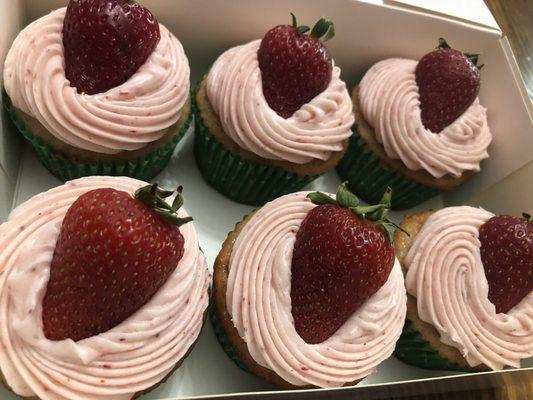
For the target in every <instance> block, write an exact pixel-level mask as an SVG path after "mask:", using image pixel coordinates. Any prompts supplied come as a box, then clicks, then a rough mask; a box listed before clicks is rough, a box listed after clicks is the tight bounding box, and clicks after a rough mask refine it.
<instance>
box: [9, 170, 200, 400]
mask: <svg viewBox="0 0 533 400" xmlns="http://www.w3.org/2000/svg"><path fill="white" fill-rule="evenodd" d="M144 184H145V183H144V182H141V181H138V180H134V179H130V178H111V177H89V178H82V179H78V180H74V181H70V182H67V183H66V184H64V185H63V186H59V187H56V188H54V189H52V190H49V191H48V192H45V193H42V194H39V195H37V196H35V197H33V198H31V199H30V200H28V201H26V202H25V203H24V204H22V205H21V206H19V207H18V208H16V209H15V210H13V212H12V213H11V215H10V216H9V219H8V221H7V222H5V223H4V224H2V225H0V368H1V371H2V374H3V375H4V376H5V378H6V381H7V384H8V385H9V386H10V387H11V388H12V389H13V390H14V391H15V393H17V394H18V395H20V396H38V397H39V398H40V399H42V400H67V399H68V400H88V399H92V400H97V399H98V400H100V399H112V400H126V399H130V398H131V397H132V396H133V394H134V393H135V392H138V391H142V390H144V389H147V388H149V387H151V386H153V385H155V384H156V383H158V382H160V381H161V380H162V379H163V378H164V377H165V376H166V375H167V374H168V373H169V372H170V371H172V369H173V367H174V366H175V364H176V363H177V362H178V361H179V360H180V359H181V358H182V357H183V356H184V355H185V353H186V352H187V351H188V350H189V348H190V347H191V345H192V344H193V343H194V341H195V340H196V338H197V337H198V335H199V333H200V329H201V327H202V324H203V314H204V311H205V310H206V308H207V305H208V292H207V290H208V286H209V273H208V271H207V265H206V262H205V259H204V256H203V254H202V252H201V251H200V249H199V246H198V239H197V237H196V231H195V229H194V226H193V224H192V223H189V224H186V225H183V226H182V227H181V228H180V230H181V232H182V234H183V237H184V239H185V252H184V255H183V258H182V259H181V260H180V262H179V263H178V265H177V267H176V270H175V271H174V273H173V274H172V275H171V276H170V278H169V279H168V281H167V282H166V283H165V284H164V285H163V286H162V287H161V289H159V291H158V292H157V293H156V294H155V295H154V296H153V297H152V299H151V300H150V301H149V302H148V303H147V304H145V305H144V306H143V307H141V309H139V310H138V311H137V312H136V313H135V314H133V315H132V316H131V317H129V318H128V319H126V320H125V321H123V322H122V323H121V324H119V325H117V326H116V327H115V328H113V329H111V330H109V331H107V332H105V333H102V334H100V335H97V336H93V337H90V338H87V339H84V340H81V341H78V342H74V341H72V340H70V339H68V340H62V341H50V340H48V339H46V337H45V336H44V333H43V328H42V306H41V304H42V299H43V297H44V295H45V293H46V285H47V283H48V279H49V274H50V263H51V260H52V256H53V252H54V248H55V242H56V240H57V237H58V235H59V231H60V228H61V224H62V221H63V218H64V216H65V213H66V212H67V210H68V208H69V207H70V205H71V204H72V203H73V202H74V201H75V200H76V199H77V198H78V197H79V196H80V195H82V194H83V193H85V192H87V191H89V190H92V189H96V188H101V187H112V188H115V189H117V190H123V191H126V192H133V191H135V190H136V189H137V188H139V187H141V186H143V185H144ZM180 215H181V216H182V217H184V216H186V215H187V214H186V212H185V211H182V210H180Z"/></svg>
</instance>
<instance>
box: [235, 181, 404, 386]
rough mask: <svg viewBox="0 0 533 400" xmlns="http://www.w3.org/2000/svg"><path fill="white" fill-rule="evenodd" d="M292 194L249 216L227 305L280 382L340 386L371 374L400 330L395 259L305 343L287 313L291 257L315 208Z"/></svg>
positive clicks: (400, 298) (238, 246)
mask: <svg viewBox="0 0 533 400" xmlns="http://www.w3.org/2000/svg"><path fill="white" fill-rule="evenodd" d="M306 195H307V192H298V193H293V194H289V195H286V196H283V197H280V198H278V199H276V200H274V201H272V202H270V203H267V204H266V205H265V206H263V207H262V208H261V209H260V210H259V211H257V212H256V213H255V214H254V215H253V216H252V217H251V218H250V220H248V222H247V223H246V225H245V226H244V228H243V230H242V231H241V232H240V234H239V236H238V237H237V240H236V241H235V244H234V247H233V251H232V253H231V258H230V272H229V278H228V288H227V293H226V304H227V307H228V311H229V313H230V314H231V316H232V319H233V323H234V324H235V327H236V328H237V330H238V332H239V335H240V336H241V337H242V338H243V339H244V341H245V342H246V345H247V347H248V351H249V352H250V354H251V356H252V357H253V359H254V360H255V361H256V362H257V363H258V364H260V365H262V366H263V367H265V368H268V369H271V370H273V371H275V372H276V373H277V374H278V375H279V376H281V377H282V378H283V379H284V380H286V381H287V382H289V383H291V384H293V385H297V386H303V385H315V386H320V387H335V386H342V385H343V384H345V383H347V382H353V381H355V380H359V379H362V378H364V377H365V376H367V375H369V374H370V373H372V372H374V371H376V367H377V365H378V364H379V363H380V362H381V361H383V360H384V359H386V358H388V357H389V356H390V355H391V354H392V352H393V350H394V346H395V344H396V341H397V340H398V337H399V336H400V333H401V331H402V327H403V323H404V319H405V313H406V300H407V299H406V293H405V287H404V280H403V275H402V271H401V267H400V264H399V262H398V260H396V261H395V264H394V267H393V269H392V272H391V274H390V276H389V279H388V280H387V282H386V283H385V285H383V286H382V287H381V289H379V290H378V291H377V292H376V293H375V294H374V295H373V296H372V297H371V298H370V299H368V300H367V301H366V302H365V303H364V304H363V306H361V307H360V308H359V309H358V310H357V311H356V312H355V313H354V314H353V315H352V316H351V317H350V318H349V319H348V320H347V321H346V322H345V323H344V325H343V326H342V327H341V328H340V329H339V330H338V331H337V332H336V333H335V334H334V335H333V336H331V337H330V338H329V339H327V340H326V341H325V342H323V343H320V344H307V343H306V342H305V341H304V340H303V339H302V338H301V337H300V336H299V335H298V333H297V332H296V330H295V328H294V321H293V319H292V314H291V297H290V288H291V284H290V282H291V262H292V251H293V247H294V242H295V239H296V232H297V231H298V229H299V227H300V224H301V223H302V221H303V219H304V218H305V216H306V215H307V213H308V212H309V211H310V210H311V209H313V208H314V207H316V206H315V205H314V204H313V203H311V201H309V200H308V199H307V198H306Z"/></svg>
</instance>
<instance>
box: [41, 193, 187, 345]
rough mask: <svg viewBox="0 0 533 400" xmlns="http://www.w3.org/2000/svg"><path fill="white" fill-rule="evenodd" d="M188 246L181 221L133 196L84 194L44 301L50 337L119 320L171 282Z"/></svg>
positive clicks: (72, 212) (76, 335)
mask: <svg viewBox="0 0 533 400" xmlns="http://www.w3.org/2000/svg"><path fill="white" fill-rule="evenodd" d="M183 247H184V239H183V236H182V234H181V233H180V230H179V228H178V226H176V225H172V224H170V223H168V222H167V221H166V220H165V219H164V218H163V217H162V216H161V215H159V214H158V213H156V212H155V211H154V210H153V209H151V208H149V207H148V206H147V205H145V204H144V203H142V202H141V201H139V200H137V199H135V198H133V197H132V196H131V195H130V194H128V193H126V192H123V191H118V190H114V189H110V188H105V189H96V190H92V191H90V192H87V193H85V194H83V195H82V196H80V197H79V198H78V199H77V200H76V201H75V202H74V203H73V204H72V206H71V207H70V208H69V210H68V211H67V213H66V215H65V218H64V220H63V224H62V226H61V231H60V234H59V238H58V240H57V243H56V248H55V251H54V255H53V259H52V263H51V267H50V279H49V282H48V285H47V289H46V294H45V297H44V300H43V325H44V333H45V336H46V337H47V338H48V339H50V340H63V339H67V338H70V339H72V340H74V341H78V340H81V339H85V338H88V337H91V336H95V335H98V334H99V333H102V332H105V331H108V330H109V329H111V328H113V327H115V326H116V325H118V324H120V323H121V322H122V321H124V320H125V319H126V318H128V317H129V316H130V315H132V314H133V313H134V312H135V311H137V310H138V309H139V308H140V307H142V306H143V305H144V304H146V302H148V301H149V300H150V299H151V298H152V296H153V295H154V294H155V293H156V291H157V290H158V289H159V288H160V287H161V286H162V285H163V284H164V283H165V282H166V281H167V279H168V277H169V276H170V274H171V273H172V272H173V271H174V270H175V269H176V267H177V265H178V262H179V260H180V259H181V258H182V256H183V251H184V250H183Z"/></svg>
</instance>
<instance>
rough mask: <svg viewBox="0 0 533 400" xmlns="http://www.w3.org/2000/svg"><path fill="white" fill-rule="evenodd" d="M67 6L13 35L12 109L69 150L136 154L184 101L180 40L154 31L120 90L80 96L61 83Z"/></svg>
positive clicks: (8, 85) (185, 68)
mask: <svg viewBox="0 0 533 400" xmlns="http://www.w3.org/2000/svg"><path fill="white" fill-rule="evenodd" d="M64 17H65V8H60V9H58V10H55V11H53V12H51V13H50V14H48V15H46V16H44V17H42V18H39V19H38V20H36V21H34V22H33V23H31V24H30V25H28V26H27V27H26V28H25V29H24V30H22V31H21V32H20V34H19V35H18V36H17V38H16V39H15V41H14V42H13V45H12V46H11V49H10V50H9V53H8V55H7V58H6V61H5V65H4V86H5V89H6V91H7V93H8V95H9V97H10V98H11V100H12V102H13V105H14V106H15V107H17V108H19V109H20V110H22V111H23V112H25V113H26V114H28V115H31V116H33V117H34V118H36V119H37V120H38V121H39V122H40V123H41V124H42V125H44V126H45V127H46V129H47V130H48V131H49V132H50V133H51V134H52V135H54V136H55V137H57V138H58V139H60V140H61V141H63V142H66V143H68V144H70V145H71V146H74V147H77V148H80V149H84V150H90V151H94V152H97V153H103V154H115V153H119V152H121V151H124V150H137V149H140V148H142V147H144V146H146V145H147V144H148V143H151V142H154V141H156V140H158V139H160V138H161V137H162V136H163V134H164V132H162V131H163V130H165V129H166V128H168V127H169V126H171V125H172V124H174V123H175V122H176V121H177V120H178V119H179V117H180V115H181V109H182V107H183V105H184V104H185V102H186V100H187V97H188V96H189V64H188V60H187V57H186V56H185V53H184V51H183V47H182V46H181V44H180V42H179V41H178V39H176V38H175V37H174V36H173V35H172V34H171V33H170V32H169V31H168V29H166V28H165V27H164V26H163V25H161V24H160V25H159V29H160V32H161V40H160V41H159V43H158V45H157V46H156V48H155V50H154V51H153V53H152V54H151V55H150V57H148V59H147V60H146V62H145V63H144V64H143V65H142V66H141V67H140V68H139V70H138V71H137V72H136V73H135V74H133V75H132V76H131V77H130V79H128V80H127V81H126V82H124V83H123V84H122V85H120V86H117V87H114V88H112V89H109V90H108V91H107V92H105V93H99V94H94V95H87V94H85V93H83V94H79V93H78V92H77V91H76V89H75V88H74V87H71V86H70V82H69V81H68V80H67V79H66V77H65V69H64V64H65V62H64V56H63V41H62V40H63V37H62V31H63V19H64Z"/></svg>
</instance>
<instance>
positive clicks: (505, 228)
mask: <svg viewBox="0 0 533 400" xmlns="http://www.w3.org/2000/svg"><path fill="white" fill-rule="evenodd" d="M401 226H402V227H403V228H404V229H405V230H406V231H407V232H409V233H410V236H409V237H408V236H407V235H405V234H404V233H402V232H397V233H396V234H395V241H394V243H395V248H396V255H397V257H398V259H399V260H400V262H401V264H402V267H403V269H404V272H405V284H406V287H407V292H408V303H407V319H406V323H405V327H404V332H403V334H402V336H401V338H400V340H399V341H398V344H397V348H396V356H397V357H398V358H400V359H401V360H403V361H404V362H406V363H408V364H412V365H416V366H419V367H422V368H428V369H441V370H460V371H473V370H501V369H503V368H506V367H520V360H522V359H526V358H529V357H531V356H533V278H532V276H531V271H533V258H532V254H533V222H532V220H531V217H529V216H527V219H522V218H514V217H510V216H501V215H494V214H492V213H490V212H488V211H485V210H483V209H480V208H473V207H467V206H463V207H449V208H444V209H442V210H439V211H437V212H432V211H428V212H424V213H421V214H417V215H413V216H410V217H408V218H406V219H405V220H404V221H403V222H402V224H401Z"/></svg>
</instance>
